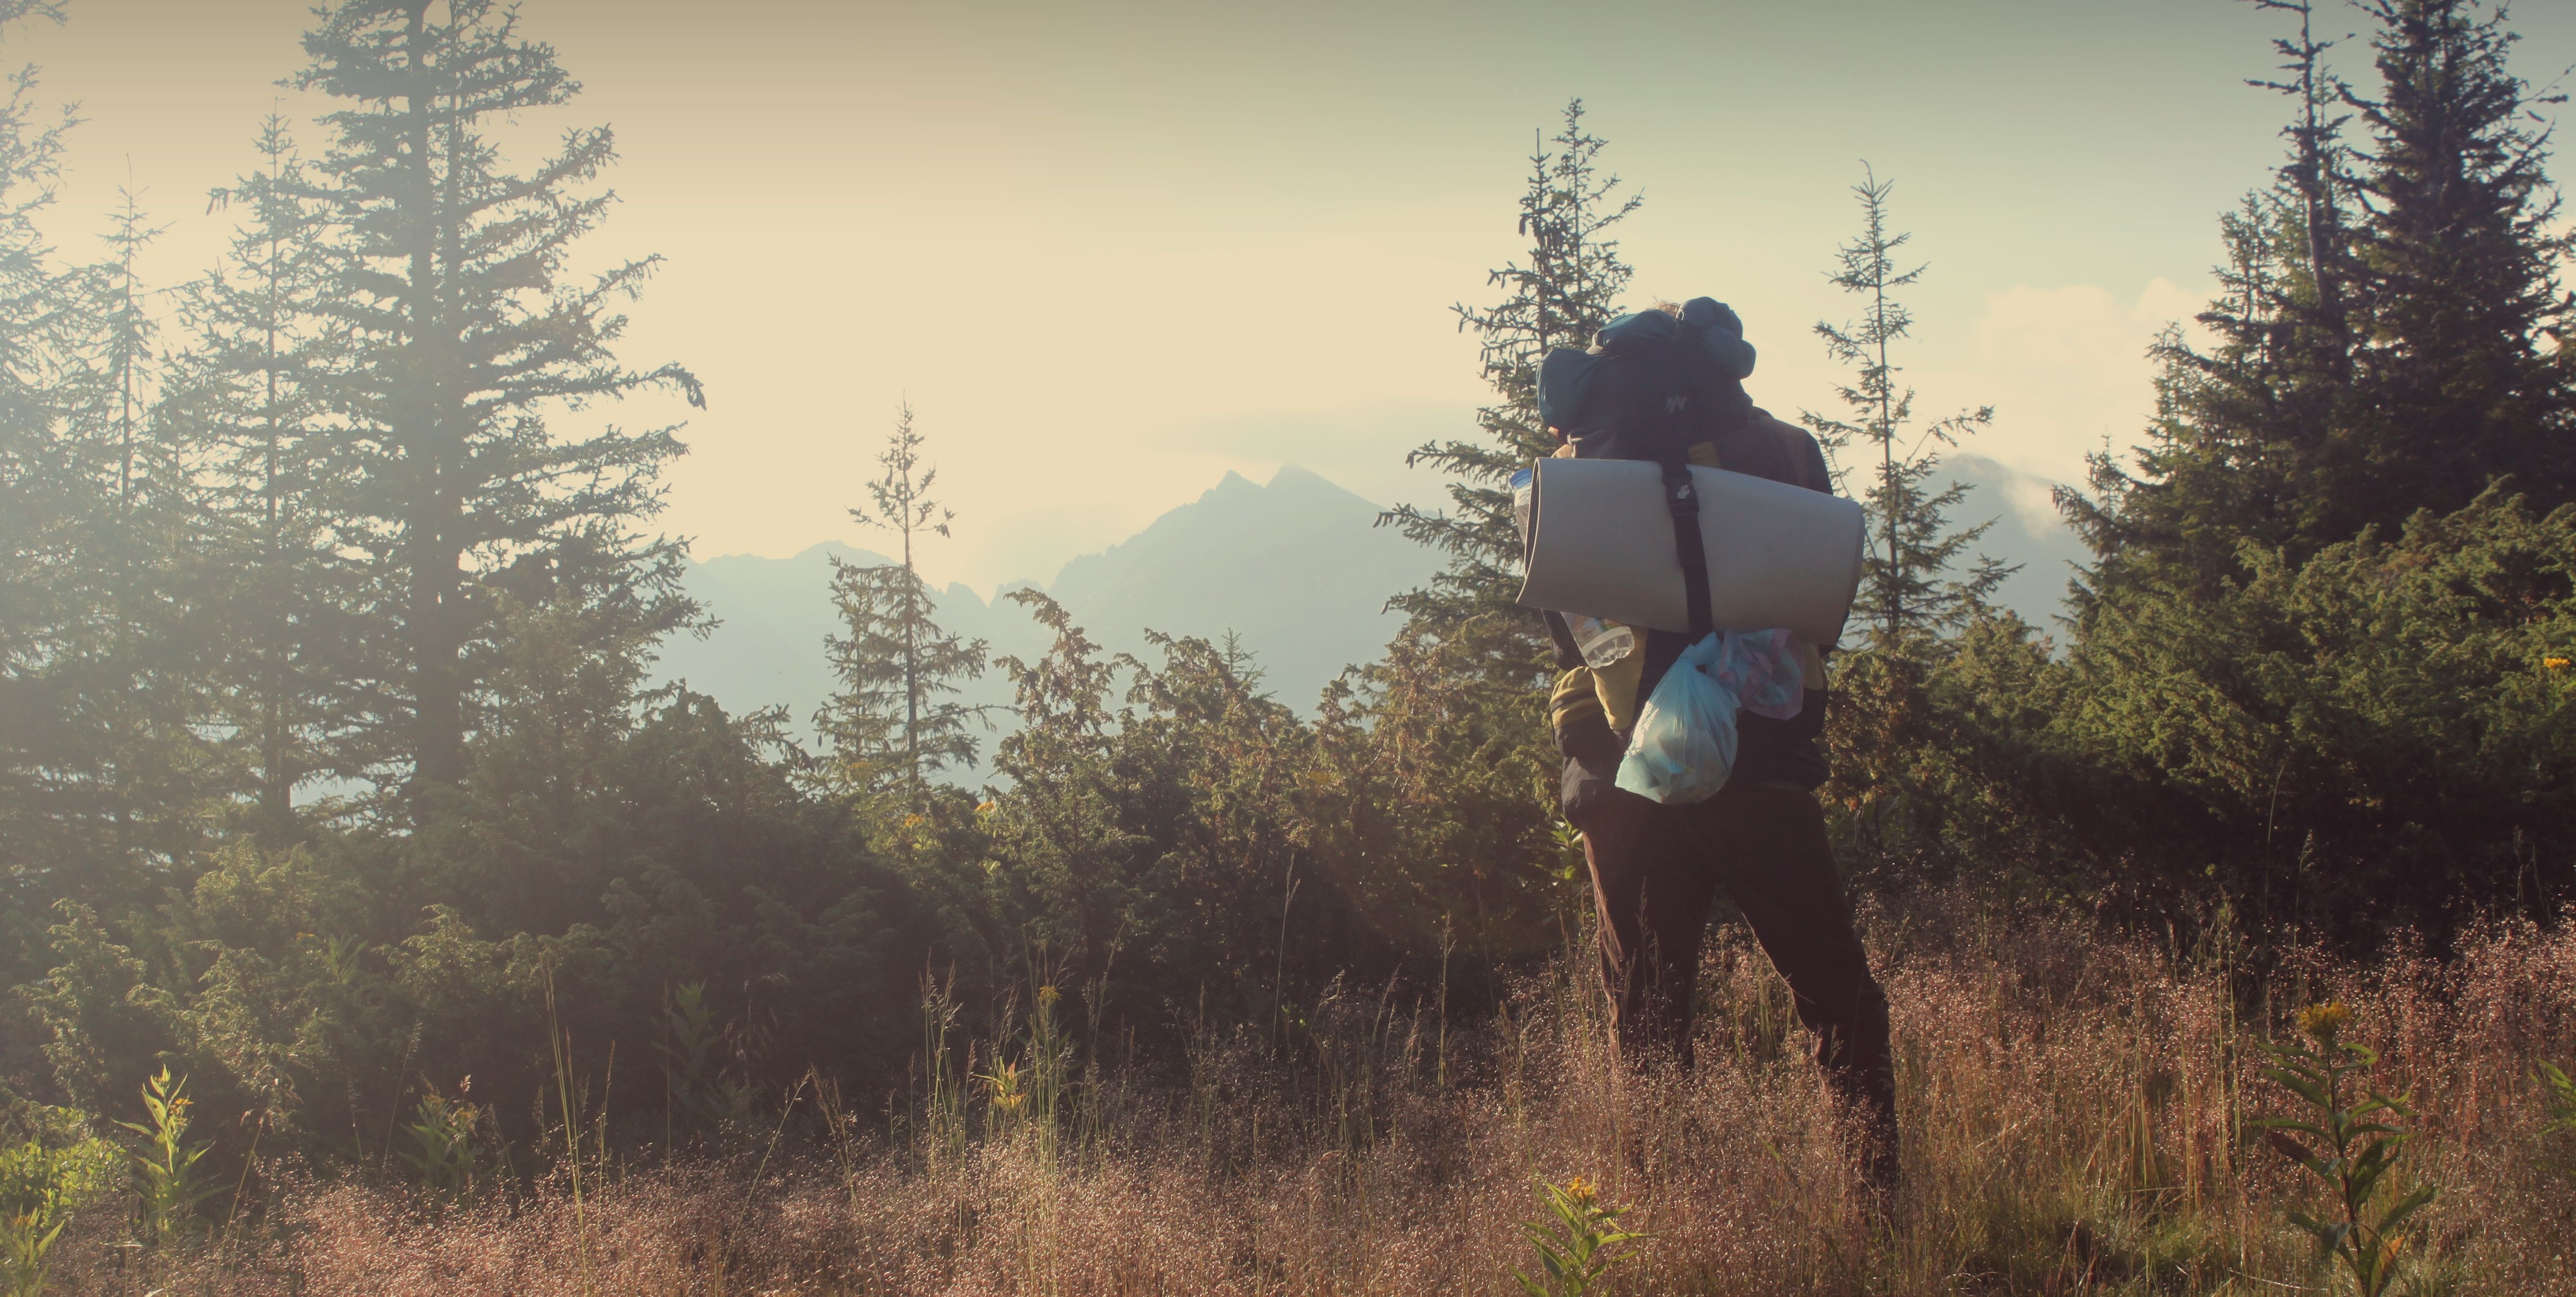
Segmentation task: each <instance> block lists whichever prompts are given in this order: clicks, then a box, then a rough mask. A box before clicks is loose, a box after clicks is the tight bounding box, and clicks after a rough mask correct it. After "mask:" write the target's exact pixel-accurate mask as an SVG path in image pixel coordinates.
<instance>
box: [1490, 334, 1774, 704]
mask: <svg viewBox="0 0 2576 1297" xmlns="http://www.w3.org/2000/svg"><path fill="white" fill-rule="evenodd" d="M1753 361H1754V353H1753V345H1752V344H1751V343H1748V342H1746V341H1745V340H1744V325H1743V323H1742V322H1741V321H1739V320H1738V319H1736V317H1735V312H1733V311H1731V310H1729V309H1727V307H1726V304H1725V303H1723V302H1720V301H1718V300H1716V299H1715V298H1708V297H1694V298H1692V299H1691V300H1690V301H1688V302H1686V303H1684V304H1683V306H1682V309H1681V313H1680V315H1679V316H1678V317H1676V316H1674V315H1672V314H1669V313H1667V312H1664V311H1660V310H1656V311H1639V312H1637V313H1635V314H1633V315H1623V316H1621V317H1619V318H1618V319H1616V320H1613V321H1611V322H1610V323H1609V325H1607V326H1606V327H1604V328H1603V329H1602V330H1601V332H1600V333H1598V334H1596V335H1594V338H1593V345H1592V348H1591V350H1589V351H1576V350H1574V349H1572V348H1565V347H1561V348H1558V349H1557V350H1554V351H1551V352H1549V353H1548V354H1547V358H1546V359H1545V360H1543V361H1541V362H1540V364H1539V372H1538V407H1539V416H1540V418H1542V419H1544V420H1545V421H1546V423H1547V425H1548V426H1549V427H1551V428H1554V429H1556V430H1557V431H1558V432H1559V433H1561V434H1563V435H1564V436H1565V438H1566V439H1567V441H1568V442H1569V443H1570V444H1572V445H1573V446H1574V447H1575V454H1576V455H1577V456H1579V457H1580V458H1583V459H1642V460H1648V461H1651V462H1653V463H1655V464H1657V465H1660V466H1661V467H1662V469H1663V474H1664V505H1665V508H1666V509H1667V510H1668V511H1669V512H1670V513H1671V515H1672V524H1673V548H1674V552H1675V555H1676V556H1677V557H1678V558H1679V559H1680V560H1681V568H1682V586H1683V595H1684V598H1685V599H1686V600H1687V603H1688V607H1689V610H1690V641H1692V642H1696V641H1697V640H1698V639H1699V638H1700V637H1701V636H1704V635H1706V634H1708V633H1709V630H1710V629H1711V627H1710V621H1709V612H1708V556H1707V551H1706V550H1704V549H1703V548H1702V547H1701V543H1700V531H1699V493H1698V491H1697V490H1696V489H1694V488H1693V487H1692V485H1691V480H1690V467H1689V458H1688V457H1689V453H1690V447H1691V446H1692V445H1693V444H1695V443H1698V442H1702V441H1708V440H1711V439H1713V438H1715V437H1719V436H1723V435H1725V434H1727V433H1729V432H1732V431H1735V430H1738V429H1740V428H1741V427H1742V426H1743V425H1745V424H1747V423H1749V422H1750V421H1751V420H1752V418H1753V401H1752V398H1750V397H1749V396H1747V395H1745V392H1744V379H1745V378H1746V377H1747V376H1749V375H1751V374H1752V372H1753ZM1547 628H1548V638H1549V639H1550V640H1552V641H1553V642H1554V643H1555V646H1556V657H1557V661H1558V663H1559V664H1560V665H1563V666H1569V667H1570V666H1572V665H1573V664H1575V663H1579V662H1580V661H1581V660H1582V656H1581V654H1580V653H1579V652H1577V651H1575V646H1574V637H1573V634H1572V632H1571V631H1570V630H1568V629H1567V627H1566V625H1565V622H1564V619H1563V618H1560V617H1558V616H1556V615H1555V614H1553V613H1551V614H1549V615H1548V618H1547Z"/></svg>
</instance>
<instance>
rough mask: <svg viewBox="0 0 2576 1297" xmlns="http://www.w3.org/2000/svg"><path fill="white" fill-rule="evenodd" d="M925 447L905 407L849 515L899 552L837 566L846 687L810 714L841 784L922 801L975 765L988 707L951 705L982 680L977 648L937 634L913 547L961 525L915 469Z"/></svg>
mask: <svg viewBox="0 0 2576 1297" xmlns="http://www.w3.org/2000/svg"><path fill="white" fill-rule="evenodd" d="M921 447H922V436H921V434H920V433H918V432H915V431H913V427H912V406H911V404H910V403H908V402H907V403H906V404H905V405H904V406H903V407H902V410H901V412H900V413H898V414H897V415H896V416H895V429H894V432H893V433H892V434H891V435H890V436H888V437H887V438H886V448H885V453H884V454H882V455H880V456H878V457H877V463H879V464H881V465H883V466H884V468H885V474H884V476H882V477H880V478H878V479H877V480H876V481H874V482H871V483H869V484H868V500H869V503H868V505H867V506H866V507H863V508H857V509H852V510H850V516H851V517H852V518H854V519H857V520H858V521H859V522H860V523H861V524H862V525H865V526H869V527H875V528H878V529H881V530H884V531H887V532H890V533H892V534H893V535H894V536H895V538H896V540H897V541H898V542H899V547H900V548H901V550H902V556H901V557H900V558H899V559H898V560H897V561H895V562H893V563H884V564H877V565H873V566H868V567H859V566H856V565H852V564H847V563H843V562H842V561H841V560H839V559H838V558H835V559H833V560H832V605H833V607H834V608H836V609H838V610H839V612H840V616H841V624H842V626H843V628H844V629H845V631H846V632H847V633H846V635H835V636H832V637H830V639H828V640H827V641H826V642H825V650H826V651H827V652H828V653H829V654H830V656H831V662H832V674H833V676H834V677H835V678H837V679H838V680H839V681H840V682H841V689H840V692H838V693H836V694H834V695H833V696H832V698H831V701H829V702H827V703H825V704H824V705H823V709H822V710H821V711H820V712H818V713H816V714H815V717H814V724H815V727H816V728H817V729H819V730H821V731H822V733H823V736H824V738H825V739H826V740H828V741H829V742H830V743H831V745H832V748H833V751H834V753H835V754H836V755H837V757H838V758H839V769H840V771H841V776H842V779H841V782H843V783H844V784H845V786H848V787H851V788H855V789H886V788H896V789H900V790H901V792H902V794H903V796H904V797H905V798H906V799H908V800H909V801H911V802H913V803H918V802H920V801H921V800H922V799H923V798H924V797H926V796H927V795H928V793H929V776H931V775H933V774H936V773H938V772H940V771H942V770H946V769H949V768H950V767H952V766H966V765H972V764H973V763H974V761H975V746H976V745H975V735H974V734H973V732H972V731H971V730H970V728H969V727H970V726H971V725H973V724H974V723H976V722H978V721H980V720H981V719H982V718H983V715H984V710H985V709H984V708H982V707H977V706H971V705H968V704H966V703H961V702H959V701H957V685H958V682H959V681H962V680H972V679H975V678H976V677H978V676H981V675H982V674H984V668H985V665H986V658H985V645H984V641H982V640H970V639H967V638H965V637H963V636H960V635H955V634H951V633H950V632H948V631H947V630H945V629H942V628H941V626H940V625H939V622H938V620H937V617H938V612H939V605H938V601H937V600H936V599H934V598H933V597H932V596H931V593H930V586H929V583H928V582H925V581H923V580H922V579H921V569H920V566H919V564H918V562H917V561H916V557H915V544H916V542H918V541H919V540H920V539H921V538H923V537H925V536H946V535H947V534H948V524H949V523H950V522H951V521H953V520H955V518H956V517H957V515H956V513H955V512H953V511H951V510H949V509H947V508H946V507H944V506H942V505H940V504H939V503H938V502H937V501H935V500H933V499H932V498H931V496H930V488H931V486H932V484H933V483H934V482H936V481H937V480H938V477H939V471H938V470H937V469H935V468H931V467H929V466H927V465H925V464H923V463H922V462H921Z"/></svg>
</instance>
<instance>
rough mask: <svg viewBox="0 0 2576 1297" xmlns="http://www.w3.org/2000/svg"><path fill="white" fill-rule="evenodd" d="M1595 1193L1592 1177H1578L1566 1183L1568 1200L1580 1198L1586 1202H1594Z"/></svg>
mask: <svg viewBox="0 0 2576 1297" xmlns="http://www.w3.org/2000/svg"><path fill="white" fill-rule="evenodd" d="M1594 1192H1595V1190H1594V1187H1593V1184H1592V1178H1591V1177H1590V1176H1581V1175H1578V1176H1576V1177H1574V1178H1573V1179H1571V1180H1568V1181H1566V1182H1565V1196H1566V1197H1568V1198H1579V1199H1582V1200H1583V1201H1585V1202H1589V1201H1591V1200H1592V1197H1593V1195H1594Z"/></svg>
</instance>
